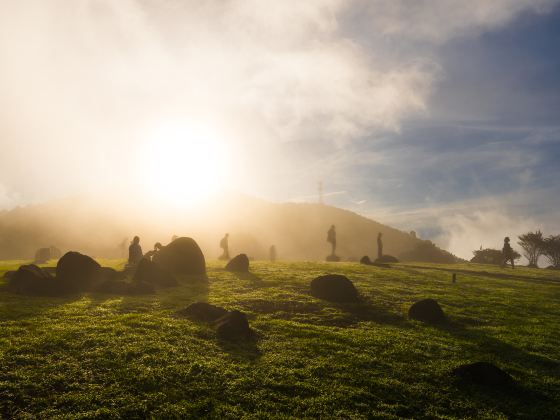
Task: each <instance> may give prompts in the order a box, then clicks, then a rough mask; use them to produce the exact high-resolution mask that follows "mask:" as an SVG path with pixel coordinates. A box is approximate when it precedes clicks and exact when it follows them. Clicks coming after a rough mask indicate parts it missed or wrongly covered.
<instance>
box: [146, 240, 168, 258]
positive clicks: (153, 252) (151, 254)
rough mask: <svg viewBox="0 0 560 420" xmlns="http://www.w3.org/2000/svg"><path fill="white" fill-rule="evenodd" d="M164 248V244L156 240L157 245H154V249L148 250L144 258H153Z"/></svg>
mask: <svg viewBox="0 0 560 420" xmlns="http://www.w3.org/2000/svg"><path fill="white" fill-rule="evenodd" d="M162 248H163V245H161V243H160V242H156V243H155V245H154V249H152V250H151V251H148V252H146V254H145V255H144V258H148V259H149V260H152V259H153V258H154V255H156V254H157V253H158V252H159V251H161V249H162Z"/></svg>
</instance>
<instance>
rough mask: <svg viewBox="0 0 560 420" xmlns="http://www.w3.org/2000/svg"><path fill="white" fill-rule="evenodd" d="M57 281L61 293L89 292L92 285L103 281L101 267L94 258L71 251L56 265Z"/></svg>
mask: <svg viewBox="0 0 560 420" xmlns="http://www.w3.org/2000/svg"><path fill="white" fill-rule="evenodd" d="M56 279H57V283H59V286H60V288H61V291H66V292H75V291H84V290H88V289H89V288H90V287H91V285H92V284H94V283H95V282H97V281H99V280H102V279H103V274H102V271H101V266H100V265H99V263H98V262H97V261H95V260H94V259H93V258H91V257H88V256H87V255H83V254H80V253H79V252H74V251H70V252H67V253H66V254H64V255H63V256H62V258H61V259H59V260H58V263H57V264H56Z"/></svg>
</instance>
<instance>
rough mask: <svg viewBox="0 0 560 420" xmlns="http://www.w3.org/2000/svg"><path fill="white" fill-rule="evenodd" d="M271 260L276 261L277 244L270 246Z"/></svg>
mask: <svg viewBox="0 0 560 420" xmlns="http://www.w3.org/2000/svg"><path fill="white" fill-rule="evenodd" d="M270 261H272V262H274V261H276V246H275V245H271V247H270Z"/></svg>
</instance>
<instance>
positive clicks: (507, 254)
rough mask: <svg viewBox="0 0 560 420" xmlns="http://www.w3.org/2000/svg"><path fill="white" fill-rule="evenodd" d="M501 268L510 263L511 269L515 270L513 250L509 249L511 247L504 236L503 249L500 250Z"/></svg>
mask: <svg viewBox="0 0 560 420" xmlns="http://www.w3.org/2000/svg"><path fill="white" fill-rule="evenodd" d="M502 257H503V260H502V264H501V266H502V267H505V266H506V264H507V262H508V261H511V269H512V270H513V269H515V266H514V262H513V260H514V257H513V249H512V247H511V245H510V244H509V238H508V237H507V236H506V237H505V238H504V247H503V248H502Z"/></svg>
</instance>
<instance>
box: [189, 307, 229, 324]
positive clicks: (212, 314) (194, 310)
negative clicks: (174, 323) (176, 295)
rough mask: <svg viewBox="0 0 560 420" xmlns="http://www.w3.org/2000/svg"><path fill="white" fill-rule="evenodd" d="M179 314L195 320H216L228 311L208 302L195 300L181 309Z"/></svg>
mask: <svg viewBox="0 0 560 420" xmlns="http://www.w3.org/2000/svg"><path fill="white" fill-rule="evenodd" d="M178 313H179V315H182V316H186V317H187V318H190V319H192V320H194V321H201V322H214V321H216V320H217V319H219V318H221V317H223V316H224V315H226V314H227V313H228V311H227V310H225V309H224V308H220V307H219V306H215V305H211V304H210V303H206V302H195V303H193V304H191V305H189V306H187V307H186V308H185V309H182V310H180V311H179V312H178Z"/></svg>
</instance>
